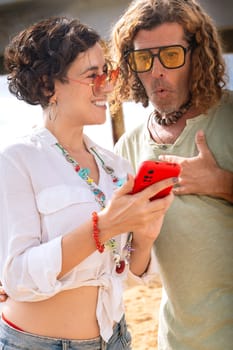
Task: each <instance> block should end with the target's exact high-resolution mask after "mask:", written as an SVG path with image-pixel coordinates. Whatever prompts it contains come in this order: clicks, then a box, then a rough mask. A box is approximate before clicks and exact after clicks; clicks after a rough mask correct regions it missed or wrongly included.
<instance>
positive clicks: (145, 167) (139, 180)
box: [131, 160, 180, 200]
mask: <svg viewBox="0 0 233 350" xmlns="http://www.w3.org/2000/svg"><path fill="white" fill-rule="evenodd" d="M179 174H180V166H179V164H176V163H168V162H160V161H151V160H147V161H144V162H143V163H142V164H141V166H140V167H139V169H138V172H137V175H136V177H135V181H134V187H133V190H132V192H131V193H132V194H133V193H136V192H140V191H142V190H143V189H144V188H146V187H147V186H150V185H152V184H153V183H155V182H158V181H160V180H163V179H166V178H169V177H177V176H179ZM171 189H172V186H170V187H167V188H165V189H164V190H162V191H160V192H158V193H157V194H156V195H155V196H153V197H152V198H150V200H154V199H156V198H162V197H165V196H167V195H168V194H169V193H170V191H171Z"/></svg>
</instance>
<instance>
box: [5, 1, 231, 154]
mask: <svg viewBox="0 0 233 350" xmlns="http://www.w3.org/2000/svg"><path fill="white" fill-rule="evenodd" d="M130 2H131V1H129V0H65V1H64V0H49V1H48V0H0V143H5V142H8V141H10V140H11V138H14V137H15V136H17V135H20V134H22V133H24V132H25V131H26V130H27V129H28V128H31V127H32V126H34V125H36V124H38V123H39V122H40V118H41V109H40V107H38V106H30V105H27V104H26V103H24V102H22V101H18V100H17V99H16V98H15V97H14V96H11V95H10V93H9V92H8V88H7V82H6V75H5V74H4V73H5V72H4V68H3V52H4V48H5V46H6V45H7V44H8V42H9V40H10V38H11V37H12V36H13V35H14V34H15V33H17V32H19V31H20V30H22V29H24V28H25V27H27V26H28V25H30V24H32V23H33V22H36V21H38V20H39V19H42V18H45V17H48V16H51V15H68V16H72V17H78V18H79V19H80V20H81V21H82V22H84V23H87V24H88V25H91V26H92V27H94V28H95V29H97V31H98V32H99V33H100V34H101V36H102V37H103V38H104V39H106V40H108V39H109V35H110V31H111V27H112V25H113V24H114V22H115V21H116V20H117V19H118V18H119V17H120V16H121V14H122V12H123V11H124V9H125V8H126V7H127V6H128V5H129V3H130ZM200 3H201V5H202V6H203V7H204V8H205V9H206V11H207V12H208V13H209V14H210V16H211V17H212V18H213V19H214V21H215V23H216V25H217V28H218V30H219V33H220V35H221V37H222V41H223V45H224V53H225V59H226V62H227V67H228V75H229V83H228V86H229V87H230V88H231V89H233V1H232V0H221V1H220V0H200ZM150 110H151V106H149V107H148V108H147V109H145V108H143V107H141V105H137V106H135V104H134V103H131V102H130V103H125V104H124V105H123V106H122V108H121V109H120V111H119V115H117V116H116V117H115V118H114V119H112V118H111V116H110V113H109V111H108V113H107V122H106V124H105V125H103V126H91V127H88V128H87V131H86V132H87V133H88V134H89V136H91V137H93V138H94V140H95V141H96V142H99V143H100V144H101V145H103V146H105V147H107V148H109V149H111V148H112V147H113V144H114V143H115V141H116V140H117V139H118V138H119V136H120V135H121V134H122V133H123V132H124V131H125V130H129V129H131V128H132V127H134V126H135V125H137V124H138V123H140V122H141V121H142V120H143V119H144V118H145V116H148V114H149V113H150ZM103 134H104V138H103Z"/></svg>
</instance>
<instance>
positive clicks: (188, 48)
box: [124, 45, 192, 73]
mask: <svg viewBox="0 0 233 350" xmlns="http://www.w3.org/2000/svg"><path fill="white" fill-rule="evenodd" d="M172 47H180V48H182V50H183V51H184V62H183V63H182V64H180V65H179V66H176V67H166V66H165V65H164V63H163V62H162V60H161V58H160V52H161V51H162V50H163V49H167V48H172ZM191 47H192V46H191V45H189V46H188V47H184V46H182V45H168V46H158V47H149V48H145V49H138V50H134V49H130V50H127V51H125V53H124V59H125V61H126V62H127V64H128V66H129V67H130V69H131V71H132V72H134V73H145V72H149V71H150V70H151V68H152V67H153V64H154V58H155V57H158V59H159V62H160V63H161V64H162V66H163V67H164V68H166V69H177V68H180V67H183V66H184V64H185V58H186V54H187V52H188V51H189V50H191ZM151 50H159V51H158V53H153V52H151ZM140 51H149V52H150V54H151V58H152V59H151V65H150V68H148V69H146V70H143V71H138V70H135V69H133V68H132V67H131V65H130V63H129V55H130V53H132V52H140Z"/></svg>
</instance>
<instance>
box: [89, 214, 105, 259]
mask: <svg viewBox="0 0 233 350" xmlns="http://www.w3.org/2000/svg"><path fill="white" fill-rule="evenodd" d="M98 220H99V217H98V214H97V213H96V212H95V211H93V213H92V224H93V238H94V241H95V245H96V248H97V250H98V251H99V252H100V253H103V251H104V244H102V243H101V242H100V240H99V233H100V231H99V228H98Z"/></svg>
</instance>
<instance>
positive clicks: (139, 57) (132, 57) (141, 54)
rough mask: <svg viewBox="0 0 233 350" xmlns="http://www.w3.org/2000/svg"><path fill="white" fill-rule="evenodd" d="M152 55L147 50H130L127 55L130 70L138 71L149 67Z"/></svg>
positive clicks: (143, 70) (146, 69)
mask: <svg viewBox="0 0 233 350" xmlns="http://www.w3.org/2000/svg"><path fill="white" fill-rule="evenodd" d="M152 60H153V56H152V55H151V52H150V51H149V50H145V51H143V50H141V51H132V52H130V53H129V55H128V64H129V66H130V68H131V69H132V71H134V72H137V73H140V72H146V71H148V70H150V69H151V66H152Z"/></svg>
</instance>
